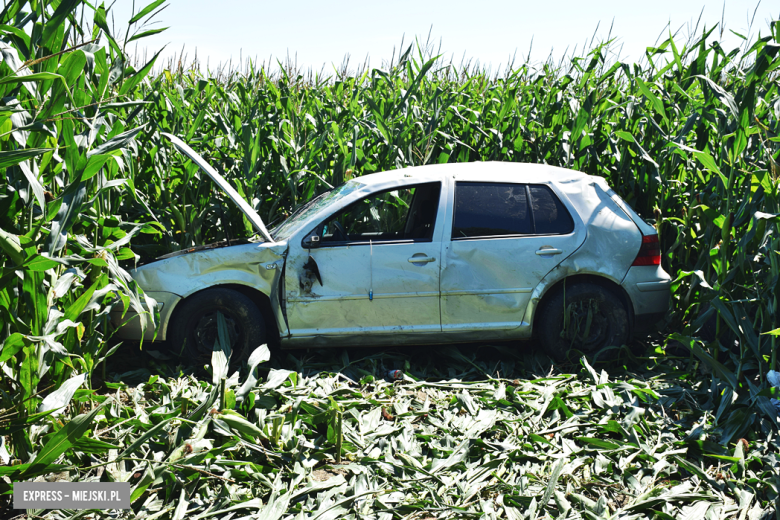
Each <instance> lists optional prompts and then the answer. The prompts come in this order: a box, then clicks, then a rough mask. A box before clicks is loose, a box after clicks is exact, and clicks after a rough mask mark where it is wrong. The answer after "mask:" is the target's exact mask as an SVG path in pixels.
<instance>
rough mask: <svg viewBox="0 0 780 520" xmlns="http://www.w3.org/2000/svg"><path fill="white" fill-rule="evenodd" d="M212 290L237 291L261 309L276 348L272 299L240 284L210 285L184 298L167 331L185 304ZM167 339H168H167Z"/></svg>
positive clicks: (268, 338) (267, 336) (173, 313)
mask: <svg viewBox="0 0 780 520" xmlns="http://www.w3.org/2000/svg"><path fill="white" fill-rule="evenodd" d="M210 289H230V290H233V291H236V292H237V293H241V294H243V295H244V296H246V297H247V298H249V299H250V300H251V301H252V303H254V304H255V305H256V306H257V308H258V309H260V313H261V314H262V315H263V321H264V323H265V330H266V340H267V341H268V342H269V343H271V344H272V345H274V346H275V345H276V344H278V342H279V327H278V326H277V324H276V320H275V319H274V313H273V307H272V305H271V298H270V297H269V296H268V295H267V294H265V293H264V292H262V291H260V290H258V289H255V288H254V287H250V286H248V285H243V284H239V283H223V284H216V285H210V286H208V287H204V288H202V289H199V290H197V291H195V292H193V293H191V294H188V295H187V296H185V297H184V298H182V299H181V300H179V301H178V302H176V306H175V307H174V308H173V310H172V311H171V317H170V318H169V320H168V324H167V325H166V330H170V326H171V324H172V323H174V322H175V321H176V319H177V318H178V316H179V311H180V310H181V309H182V304H183V303H185V302H186V301H188V300H189V299H191V298H193V297H195V296H197V295H199V294H201V293H203V292H204V291H208V290H210ZM166 339H168V338H167V337H166Z"/></svg>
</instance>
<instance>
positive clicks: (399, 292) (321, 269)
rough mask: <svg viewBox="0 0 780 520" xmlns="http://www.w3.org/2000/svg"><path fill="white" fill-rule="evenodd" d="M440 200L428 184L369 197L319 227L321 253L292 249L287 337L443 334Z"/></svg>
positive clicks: (288, 270) (436, 190)
mask: <svg viewBox="0 0 780 520" xmlns="http://www.w3.org/2000/svg"><path fill="white" fill-rule="evenodd" d="M441 192H442V190H441V184H440V183H427V184H419V185H415V186H408V187H402V188H396V189H392V190H385V191H382V192H379V193H374V194H372V195H371V196H369V197H366V198H364V199H362V200H359V201H357V202H354V203H352V204H350V205H349V206H347V207H346V208H344V209H343V210H340V211H338V212H337V213H336V214H334V215H331V216H330V217H329V218H327V219H326V220H325V221H324V222H322V223H320V225H319V226H317V228H316V229H315V230H314V231H313V233H314V234H316V235H317V236H319V237H320V243H319V247H317V248H315V249H310V250H308V251H307V250H306V249H304V248H303V247H302V246H301V244H295V243H291V244H290V255H289V257H288V260H287V267H286V276H285V285H286V299H287V302H286V304H287V319H288V323H289V328H290V333H291V335H292V337H293V338H295V337H306V336H339V335H356V334H357V335H362V334H392V333H405V332H437V331H440V330H441V319H440V310H439V271H440V266H441V229H440V228H441V225H438V226H437V225H436V221H437V220H439V217H440V213H441V214H443V211H439V208H441V207H442V206H443V204H442V203H441V201H440V198H441ZM441 219H443V215H441ZM318 275H319V277H318Z"/></svg>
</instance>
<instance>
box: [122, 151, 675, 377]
mask: <svg viewBox="0 0 780 520" xmlns="http://www.w3.org/2000/svg"><path fill="white" fill-rule="evenodd" d="M168 137H169V138H170V139H171V140H172V141H174V143H175V144H176V146H177V147H178V148H179V149H180V150H181V151H182V152H183V153H185V154H186V155H187V156H189V157H190V159H192V160H193V161H194V162H195V163H197V164H198V165H199V167H200V168H202V169H203V170H204V171H205V172H206V173H208V174H209V176H210V177H211V178H212V179H214V181H215V182H216V183H217V184H219V185H220V187H221V188H222V189H224V190H225V191H226V192H227V193H228V194H229V195H230V197H231V198H232V199H233V200H234V201H235V202H236V203H237V204H238V205H239V207H240V208H241V210H242V211H243V212H244V214H245V215H246V217H247V219H248V220H249V221H250V222H252V223H253V225H254V226H255V227H256V229H257V231H258V233H259V236H258V237H255V238H254V239H253V240H251V241H249V242H248V243H243V244H240V245H231V246H229V247H218V246H203V247H201V248H193V249H188V250H185V251H181V252H178V253H173V254H170V255H166V256H165V257H163V258H161V259H159V260H157V261H155V262H152V263H149V264H146V265H143V266H141V267H138V268H137V269H135V270H134V271H132V272H131V274H132V276H133V278H134V279H135V280H137V281H138V283H139V284H140V286H141V287H142V288H143V289H144V291H145V292H146V293H147V294H148V295H150V296H151V297H153V298H154V299H155V300H156V301H157V306H158V309H159V311H160V322H159V324H158V329H157V335H156V338H155V339H156V340H159V341H164V340H167V341H168V342H169V344H170V346H171V348H173V349H174V350H176V351H179V350H180V349H183V352H184V353H185V354H186V356H187V358H188V359H189V360H190V361H192V362H193V363H203V362H208V360H209V359H210V356H211V351H212V349H213V346H214V342H215V339H216V338H217V329H218V313H221V314H222V316H223V317H224V320H222V323H223V329H222V330H223V334H224V331H226V330H227V331H228V333H229V338H230V341H231V342H232V345H233V353H234V354H233V357H234V359H241V358H242V357H243V356H246V355H248V353H249V352H251V351H252V350H253V349H254V348H255V347H257V346H258V345H260V344H262V343H264V342H268V343H277V344H278V345H279V346H280V347H281V348H299V347H320V346H322V347H324V346H336V347H338V346H347V345H356V346H368V345H376V346H379V345H400V344H413V345H420V344H429V343H455V342H471V341H490V340H520V339H528V338H531V337H535V338H536V339H537V340H538V343H539V345H540V347H541V348H542V349H543V350H544V351H546V352H547V353H549V354H550V355H552V356H554V357H556V358H559V359H560V358H563V357H565V355H566V353H567V351H568V350H569V349H571V348H577V349H578V350H580V351H586V352H587V351H594V350H596V349H600V348H602V347H606V346H612V345H617V346H619V345H622V344H624V343H626V342H628V341H629V339H630V337H631V334H632V332H633V331H634V330H635V329H636V328H639V326H640V325H647V324H652V323H655V322H657V321H658V320H659V319H660V318H661V317H662V316H663V314H664V313H665V312H666V311H667V309H668V307H669V300H670V282H671V280H670V277H669V275H668V274H667V273H666V272H664V270H663V269H662V268H661V265H660V263H661V256H660V249H659V243H658V235H657V233H656V230H655V229H654V228H653V227H652V226H650V225H648V224H647V223H645V222H644V221H643V220H642V219H641V218H640V217H639V216H638V215H637V214H636V213H635V212H634V211H633V210H632V209H631V208H630V207H629V206H628V205H627V204H626V203H625V202H624V201H623V200H622V199H620V197H618V196H617V194H616V193H615V192H614V191H612V190H611V189H610V188H609V186H608V185H607V183H606V182H605V181H604V179H602V178H600V177H593V176H590V175H585V174H583V173H580V172H577V171H572V170H568V169H563V168H557V167H552V166H547V165H541V164H522V163H502V162H486V163H480V162H477V163H466V164H443V165H431V166H420V167H414V168H405V169H402V170H393V171H388V172H383V173H377V174H373V175H366V176H363V177H359V178H356V179H353V180H350V181H348V182H346V183H345V184H343V185H341V186H338V187H336V188H334V189H332V190H330V191H327V192H325V193H322V194H321V195H319V196H318V197H316V198H314V199H312V200H311V201H309V202H308V203H307V204H306V205H304V206H302V207H301V208H299V209H298V210H297V211H296V212H295V213H294V214H292V215H291V216H290V217H289V218H288V219H287V220H286V221H284V222H283V223H282V224H281V225H279V226H277V227H275V228H273V229H271V230H270V232H269V231H267V230H266V228H265V226H264V224H263V222H262V220H261V219H260V217H259V216H258V214H257V213H256V212H255V211H254V210H253V209H252V208H251V207H250V206H249V205H248V204H247V203H246V201H244V200H243V199H241V197H240V196H239V195H238V194H237V193H236V192H235V191H234V190H233V189H232V188H231V187H230V185H229V184H228V183H227V182H226V181H225V180H224V179H223V178H222V177H221V176H220V175H219V174H218V173H217V172H216V171H214V169H213V168H211V167H210V166H209V165H208V164H207V163H206V162H205V161H204V160H203V159H202V158H201V157H200V156H198V155H197V154H196V153H195V152H194V151H192V150H191V149H190V148H189V147H188V146H187V145H186V144H184V143H183V142H181V141H180V140H178V139H176V138H175V137H173V136H168ZM121 316H122V315H121V312H119V311H116V312H115V313H114V314H113V317H114V320H115V323H116V324H120V323H123V324H124V326H123V327H122V328H121V330H120V331H119V335H120V336H122V337H124V338H128V339H136V340H138V339H141V337H142V336H144V337H145V339H151V338H152V337H153V336H154V329H153V328H152V327H151V326H148V325H147V326H146V330H145V331H144V330H142V327H141V321H140V320H139V319H138V317H137V316H135V317H131V319H130V320H129V321H128V320H127V318H128V315H125V316H124V318H122V317H121ZM225 325H226V326H227V327H225Z"/></svg>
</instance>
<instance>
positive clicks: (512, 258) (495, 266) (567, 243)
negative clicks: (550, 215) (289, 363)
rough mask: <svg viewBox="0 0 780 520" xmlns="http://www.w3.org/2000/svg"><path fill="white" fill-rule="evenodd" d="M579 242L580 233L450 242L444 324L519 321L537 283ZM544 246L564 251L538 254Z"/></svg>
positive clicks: (494, 325)
mask: <svg viewBox="0 0 780 520" xmlns="http://www.w3.org/2000/svg"><path fill="white" fill-rule="evenodd" d="M581 243H582V236H581V234H576V233H573V234H571V235H566V236H556V237H522V238H498V239H476V240H457V241H453V242H450V244H449V245H448V247H447V250H446V254H445V255H444V256H445V262H446V263H445V266H444V269H443V271H442V279H441V317H442V330H443V331H448V330H461V329H463V330H469V329H513V328H517V327H519V326H520V325H521V324H522V320H523V314H524V313H525V308H526V306H527V304H528V301H529V299H530V298H531V293H532V292H533V290H534V288H535V287H536V285H537V284H538V283H539V281H540V280H541V279H542V278H544V276H545V275H546V274H547V273H548V272H549V271H550V270H551V269H553V268H554V267H555V266H556V265H558V264H559V263H560V262H561V261H562V260H563V259H564V258H565V257H566V256H568V255H570V254H571V253H573V252H574V251H575V250H576V249H577V247H579V245H580V244H581ZM543 248H555V249H557V250H560V251H563V253H559V254H554V255H538V254H536V252H537V251H540V250H544V249H543ZM562 257H563V258H562Z"/></svg>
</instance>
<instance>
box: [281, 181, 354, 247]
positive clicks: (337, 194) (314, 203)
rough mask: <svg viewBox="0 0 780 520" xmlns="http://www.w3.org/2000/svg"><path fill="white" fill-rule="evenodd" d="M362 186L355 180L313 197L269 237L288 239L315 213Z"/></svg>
mask: <svg viewBox="0 0 780 520" xmlns="http://www.w3.org/2000/svg"><path fill="white" fill-rule="evenodd" d="M363 186H365V184H361V183H359V182H358V181H356V180H351V181H348V182H346V183H344V184H342V185H341V186H339V187H338V188H335V189H332V190H330V191H327V192H325V193H323V194H322V195H320V196H319V197H315V198H314V199H312V200H310V201H309V202H307V203H306V204H304V205H303V206H302V207H301V208H300V209H299V210H297V211H295V212H294V213H293V214H292V215H290V216H289V217H288V218H287V220H285V221H284V222H282V223H281V224H279V226H277V227H275V228H274V229H272V230H271V236H272V237H273V239H274V240H275V241H277V242H279V241H282V240H286V239H288V238H290V236H291V235H292V234H293V233H295V232H296V231H298V226H299V224H301V223H302V222H305V221H306V220H308V218H309V217H311V216H312V215H314V214H315V213H317V212H318V211H319V210H320V209H322V208H324V207H325V206H329V205H331V204H333V203H334V202H337V201H339V200H341V199H343V198H344V197H346V196H347V195H349V194H350V193H352V192H353V191H356V190H359V189H360V188H362V187H363Z"/></svg>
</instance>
